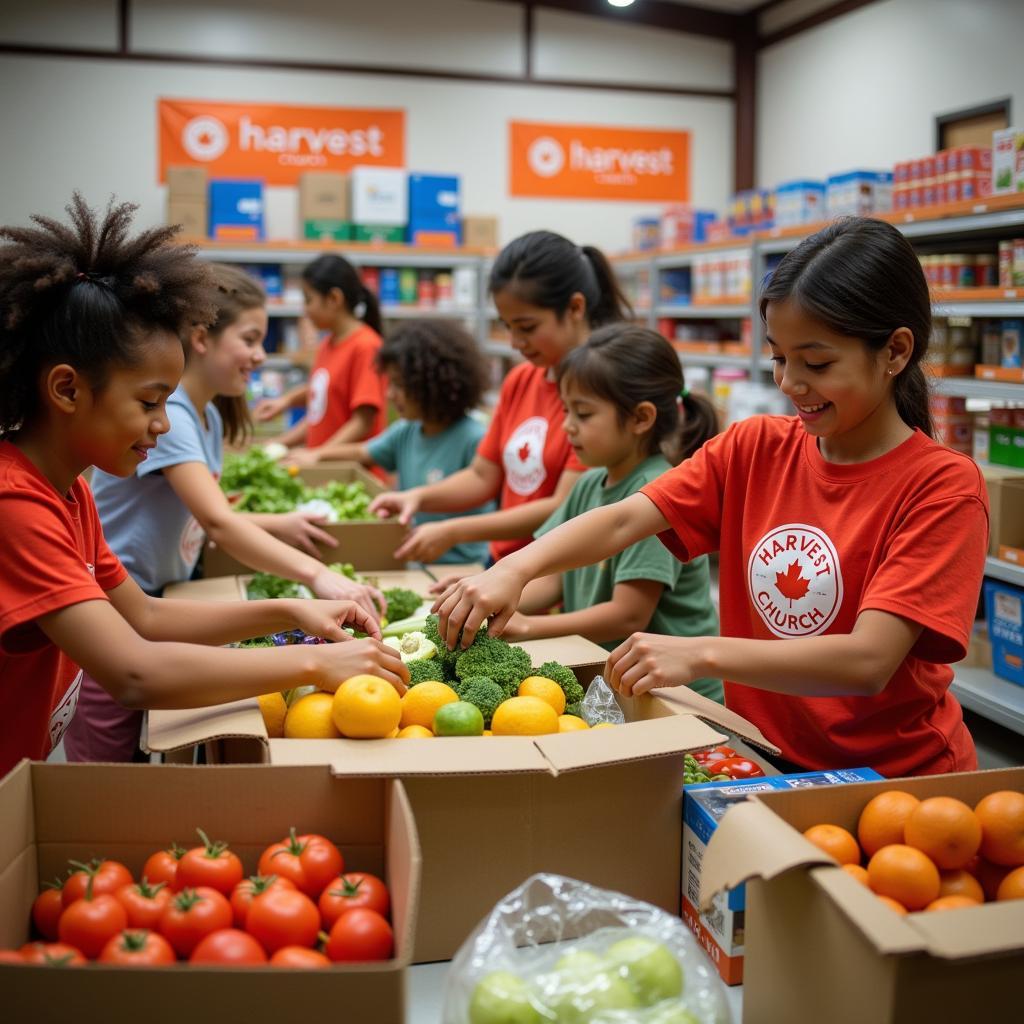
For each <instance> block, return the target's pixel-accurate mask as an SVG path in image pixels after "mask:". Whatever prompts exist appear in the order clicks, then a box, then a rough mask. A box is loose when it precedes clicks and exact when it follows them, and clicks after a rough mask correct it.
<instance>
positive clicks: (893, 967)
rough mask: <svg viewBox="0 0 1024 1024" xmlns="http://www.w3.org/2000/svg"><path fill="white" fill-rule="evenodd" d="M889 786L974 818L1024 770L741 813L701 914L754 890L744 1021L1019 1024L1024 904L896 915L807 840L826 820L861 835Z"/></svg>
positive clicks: (742, 807) (712, 852)
mask: <svg viewBox="0 0 1024 1024" xmlns="http://www.w3.org/2000/svg"><path fill="white" fill-rule="evenodd" d="M886 789H902V790H905V791H906V792H909V793H912V794H914V795H915V796H917V797H918V798H921V799H924V798H925V797H929V796H952V797H956V798H958V799H960V800H963V801H964V802H965V803H968V804H970V805H971V806H972V807H973V806H974V804H976V803H977V801H978V800H980V799H981V797H983V796H984V795H985V794H987V793H992V792H995V791H997V790H1004V789H1010V790H1024V768H1003V769H997V770H994V771H985V772H965V773H962V774H957V775H935V776H926V777H919V778H913V779H899V780H895V781H882V782H860V783H853V784H851V785H848V786H839V787H837V788H835V789H831V788H829V789H799V790H791V791H790V792H762V793H756V794H754V795H753V796H752V797H751V799H749V800H746V801H744V802H743V803H741V804H738V805H737V806H735V807H733V808H732V809H731V810H730V811H729V813H728V814H727V815H726V816H725V817H724V818H723V819H722V821H721V822H720V823H719V825H718V828H717V830H716V831H715V834H714V835H713V836H712V838H711V842H710V843H709V845H708V855H707V858H706V859H705V861H704V871H703V877H702V879H701V890H700V903H701V908H702V909H703V910H705V911H706V910H708V909H709V908H711V907H712V906H713V905H714V896H715V894H716V893H718V892H721V891H723V890H729V889H735V888H736V887H737V886H739V885H741V884H743V883H744V882H746V886H747V920H746V951H745V955H746V963H745V969H744V978H743V1021H744V1024H762V1022H764V1024H776V1022H778V1021H785V1022H786V1024H821V1022H823V1021H828V1024H883V1022H885V1024H891V1022H893V1021H977V1020H980V1019H982V1018H984V1019H985V1020H1007V1021H1009V1020H1017V1019H1019V1018H1020V994H1021V978H1022V977H1024V901H1021V900H1007V901H1004V902H1002V903H986V904H984V905H981V906H978V907H970V908H967V909H961V910H956V911H948V912H945V913H924V914H908V915H907V916H905V917H900V916H898V915H896V914H894V913H893V912H892V911H891V910H889V909H888V908H887V907H886V906H885V905H884V904H883V903H882V902H881V901H880V900H878V899H877V897H875V895H874V894H873V893H872V892H871V891H870V890H869V889H867V888H866V887H865V886H863V885H861V884H860V883H859V882H858V881H856V879H854V878H853V877H852V876H850V875H848V874H847V873H846V872H845V871H843V870H842V869H841V868H839V867H838V866H837V865H836V864H835V862H834V861H832V860H831V859H830V858H828V857H827V856H826V855H825V854H823V853H822V852H821V851H820V850H819V849H818V848H817V847H815V846H814V845H812V844H811V843H810V842H808V841H807V840H806V839H804V837H803V836H802V835H801V834H800V833H801V832H803V830H804V829H806V828H809V827H810V826H811V825H815V824H818V823H820V822H831V823H833V824H836V825H840V826H842V827H843V828H846V829H849V830H852V831H854V832H856V827H857V819H858V817H859V816H860V812H861V810H862V809H863V808H864V805H865V804H866V803H867V802H868V800H870V799H871V798H872V797H873V796H875V795H876V794H877V793H879V792H882V791H883V790H886Z"/></svg>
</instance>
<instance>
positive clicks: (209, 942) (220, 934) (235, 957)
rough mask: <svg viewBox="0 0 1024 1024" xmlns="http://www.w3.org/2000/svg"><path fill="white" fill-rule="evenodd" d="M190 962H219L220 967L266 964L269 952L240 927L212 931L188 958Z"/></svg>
mask: <svg viewBox="0 0 1024 1024" xmlns="http://www.w3.org/2000/svg"><path fill="white" fill-rule="evenodd" d="M188 962H189V963H190V964H217V965H218V966H220V967H250V966H252V965H257V966H258V965H259V964H265V963H266V962H267V954H266V953H264V952H263V947H262V946H261V945H260V944H259V943H258V942H257V941H256V940H255V939H254V938H253V937H252V936H251V935H250V934H249V933H248V932H243V931H240V930H239V929H238V928H221V929H220V931H216V932H210V934H209V935H207V936H206V938H205V939H203V941H202V942H200V943H199V945H198V946H196V948H195V949H194V950H192V955H191V956H190V957H189V958H188Z"/></svg>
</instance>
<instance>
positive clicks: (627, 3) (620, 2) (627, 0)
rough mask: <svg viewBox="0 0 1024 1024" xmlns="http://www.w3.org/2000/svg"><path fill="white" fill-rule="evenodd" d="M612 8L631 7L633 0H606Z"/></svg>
mask: <svg viewBox="0 0 1024 1024" xmlns="http://www.w3.org/2000/svg"><path fill="white" fill-rule="evenodd" d="M608 3H610V4H611V5H612V7H632V6H633V0H608Z"/></svg>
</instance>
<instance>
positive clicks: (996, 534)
mask: <svg viewBox="0 0 1024 1024" xmlns="http://www.w3.org/2000/svg"><path fill="white" fill-rule="evenodd" d="M981 473H982V476H983V477H984V478H985V487H986V488H987V489H988V505H989V509H988V529H989V554H990V555H993V556H994V557H996V558H998V557H999V549H1000V547H1001V546H1004V545H1005V546H1008V547H1012V548H1024V476H1022V475H1021V474H1020V473H1015V472H1013V471H1012V470H1010V469H1003V468H1001V467H999V466H982V467H981Z"/></svg>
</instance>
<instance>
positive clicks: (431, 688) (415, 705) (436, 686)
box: [401, 681, 459, 729]
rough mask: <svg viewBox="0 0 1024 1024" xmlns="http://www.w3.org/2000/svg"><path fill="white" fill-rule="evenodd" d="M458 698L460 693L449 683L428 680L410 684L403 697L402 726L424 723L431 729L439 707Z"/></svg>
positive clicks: (425, 726) (426, 727)
mask: <svg viewBox="0 0 1024 1024" xmlns="http://www.w3.org/2000/svg"><path fill="white" fill-rule="evenodd" d="M458 699H459V695H458V694H457V693H456V692H455V691H454V690H453V689H452V688H451V687H450V686H449V685H448V684H447V683H437V682H431V681H428V682H424V683H417V684H416V685H415V686H410V687H409V689H408V690H406V691H405V696H404V697H403V698H402V719H401V726H402V728H403V729H404V728H405V727H406V726H407V725H422V726H423V728H424V729H429V728H430V727H431V726H432V725H433V724H434V715H436V714H437V710H438V708H440V707H442V706H443V705H445V704H452V703H454V702H455V701H457V700H458Z"/></svg>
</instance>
